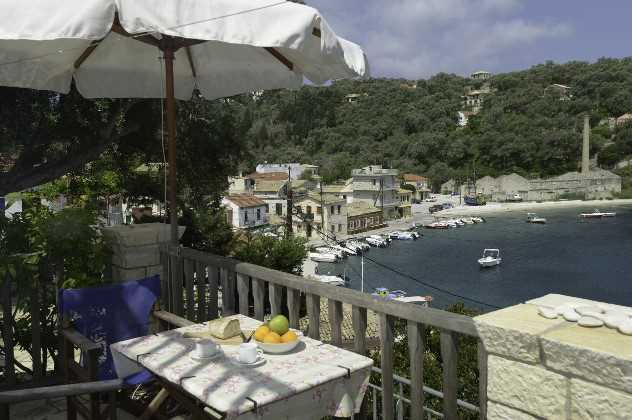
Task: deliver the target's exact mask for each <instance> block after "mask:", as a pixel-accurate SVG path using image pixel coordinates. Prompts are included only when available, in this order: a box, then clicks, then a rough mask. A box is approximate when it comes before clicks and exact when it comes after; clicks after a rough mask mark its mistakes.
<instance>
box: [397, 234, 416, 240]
mask: <svg viewBox="0 0 632 420" xmlns="http://www.w3.org/2000/svg"><path fill="white" fill-rule="evenodd" d="M397 239H399V240H400V241H412V240H415V239H416V238H415V236H414V235H413V233H412V232H398V233H397Z"/></svg>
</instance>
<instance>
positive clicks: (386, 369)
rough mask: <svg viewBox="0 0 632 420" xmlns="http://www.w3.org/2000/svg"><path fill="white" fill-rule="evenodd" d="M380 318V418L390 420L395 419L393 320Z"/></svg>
mask: <svg viewBox="0 0 632 420" xmlns="http://www.w3.org/2000/svg"><path fill="white" fill-rule="evenodd" d="M379 318H380V345H381V360H380V368H381V369H382V418H384V419H392V418H394V417H395V412H394V407H393V404H394V403H393V360H394V354H393V340H394V333H393V330H394V325H393V324H394V322H393V318H392V317H391V316H389V315H386V314H383V313H381V314H379Z"/></svg>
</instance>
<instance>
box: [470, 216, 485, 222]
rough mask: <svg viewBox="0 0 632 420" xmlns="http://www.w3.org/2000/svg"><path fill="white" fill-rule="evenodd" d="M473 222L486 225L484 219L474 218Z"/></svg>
mask: <svg viewBox="0 0 632 420" xmlns="http://www.w3.org/2000/svg"><path fill="white" fill-rule="evenodd" d="M472 221H473V222H474V223H485V219H483V218H482V217H472Z"/></svg>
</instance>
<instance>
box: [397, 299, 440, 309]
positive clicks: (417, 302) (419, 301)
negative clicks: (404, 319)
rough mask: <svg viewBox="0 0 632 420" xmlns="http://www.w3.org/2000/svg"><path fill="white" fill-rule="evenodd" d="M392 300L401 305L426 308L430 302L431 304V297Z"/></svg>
mask: <svg viewBox="0 0 632 420" xmlns="http://www.w3.org/2000/svg"><path fill="white" fill-rule="evenodd" d="M393 300H396V301H398V302H402V303H412V304H415V305H420V306H423V307H425V308H427V307H428V305H429V304H430V302H432V296H400V297H396V298H395V299H393Z"/></svg>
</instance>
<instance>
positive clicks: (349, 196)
mask: <svg viewBox="0 0 632 420" xmlns="http://www.w3.org/2000/svg"><path fill="white" fill-rule="evenodd" d="M323 193H325V194H334V195H337V196H338V197H340V198H343V199H345V200H346V201H347V204H349V203H351V202H352V201H353V179H352V178H350V179H348V180H346V181H344V182H340V183H335V184H323Z"/></svg>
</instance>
